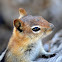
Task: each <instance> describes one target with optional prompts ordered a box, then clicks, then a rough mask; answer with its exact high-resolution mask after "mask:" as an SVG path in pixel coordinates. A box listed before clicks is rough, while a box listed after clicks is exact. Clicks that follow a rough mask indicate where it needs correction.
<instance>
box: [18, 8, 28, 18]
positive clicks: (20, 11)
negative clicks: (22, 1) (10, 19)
mask: <svg viewBox="0 0 62 62" xmlns="http://www.w3.org/2000/svg"><path fill="white" fill-rule="evenodd" d="M19 14H20V16H19V19H20V18H22V17H23V16H26V15H27V13H26V11H25V10H24V9H23V8H19Z"/></svg>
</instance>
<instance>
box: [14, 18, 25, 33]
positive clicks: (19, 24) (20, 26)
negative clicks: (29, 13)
mask: <svg viewBox="0 0 62 62" xmlns="http://www.w3.org/2000/svg"><path fill="white" fill-rule="evenodd" d="M23 24H24V22H23V21H21V20H20V19H15V20H14V22H13V25H14V26H15V27H16V29H18V30H19V31H20V32H22V30H23Z"/></svg>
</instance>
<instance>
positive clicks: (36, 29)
mask: <svg viewBox="0 0 62 62" xmlns="http://www.w3.org/2000/svg"><path fill="white" fill-rule="evenodd" d="M32 30H33V31H35V32H37V31H39V30H40V28H39V27H34V28H32Z"/></svg>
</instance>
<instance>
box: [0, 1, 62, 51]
mask: <svg viewBox="0 0 62 62" xmlns="http://www.w3.org/2000/svg"><path fill="white" fill-rule="evenodd" d="M19 8H24V9H25V10H26V11H27V13H28V14H31V15H33V16H35V15H37V16H42V17H43V18H45V19H46V20H47V21H49V22H51V23H53V24H54V25H55V29H54V32H53V33H52V34H51V35H49V36H48V37H47V38H45V39H43V41H44V43H45V42H48V41H49V40H51V39H52V37H53V36H54V35H55V34H56V32H58V31H59V30H61V29H62V0H0V52H1V51H3V49H4V48H5V47H6V46H7V43H8V41H9V38H10V37H11V34H12V29H13V20H14V19H16V18H18V17H19V11H18V10H19Z"/></svg>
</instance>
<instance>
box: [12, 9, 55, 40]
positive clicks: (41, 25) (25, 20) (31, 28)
mask: <svg viewBox="0 0 62 62" xmlns="http://www.w3.org/2000/svg"><path fill="white" fill-rule="evenodd" d="M19 13H20V17H19V18H18V19H15V20H14V23H13V25H14V31H13V33H14V34H15V35H16V36H17V37H19V38H21V37H23V38H24V37H29V38H31V39H36V38H37V39H39V38H44V37H45V36H46V35H49V34H50V33H51V32H52V31H53V29H54V25H53V24H52V23H49V22H48V21H46V20H45V19H44V18H43V17H42V16H32V15H27V13H26V11H25V10H24V9H21V8H20V9H19ZM21 16H22V17H21Z"/></svg>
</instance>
